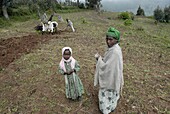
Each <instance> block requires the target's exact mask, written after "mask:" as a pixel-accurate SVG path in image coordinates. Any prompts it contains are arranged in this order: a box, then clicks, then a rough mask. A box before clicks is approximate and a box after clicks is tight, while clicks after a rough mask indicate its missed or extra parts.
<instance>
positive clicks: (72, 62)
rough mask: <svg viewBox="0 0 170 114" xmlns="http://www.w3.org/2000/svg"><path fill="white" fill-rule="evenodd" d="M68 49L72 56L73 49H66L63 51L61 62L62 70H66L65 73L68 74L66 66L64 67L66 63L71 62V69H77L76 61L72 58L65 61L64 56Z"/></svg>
mask: <svg viewBox="0 0 170 114" xmlns="http://www.w3.org/2000/svg"><path fill="white" fill-rule="evenodd" d="M66 49H69V51H70V52H71V55H72V49H71V48H70V47H64V48H63V49H62V59H61V61H60V68H61V69H63V70H64V72H66V68H65V65H64V62H66V63H68V62H70V61H71V68H72V69H74V68H75V63H76V60H75V59H74V58H73V57H72V56H71V57H70V58H69V59H68V60H65V59H64V57H63V54H64V51H65V50H66Z"/></svg>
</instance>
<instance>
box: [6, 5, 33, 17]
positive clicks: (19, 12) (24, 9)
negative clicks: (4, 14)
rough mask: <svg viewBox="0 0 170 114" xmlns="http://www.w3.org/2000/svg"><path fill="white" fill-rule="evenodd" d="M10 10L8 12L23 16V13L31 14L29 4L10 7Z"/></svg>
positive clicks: (12, 14)
mask: <svg viewBox="0 0 170 114" xmlns="http://www.w3.org/2000/svg"><path fill="white" fill-rule="evenodd" d="M8 12H9V13H8V14H9V15H11V16H23V15H30V14H31V12H30V10H29V7H27V6H20V7H18V8H10V9H9V10H8Z"/></svg>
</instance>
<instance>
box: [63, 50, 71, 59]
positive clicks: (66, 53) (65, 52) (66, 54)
mask: <svg viewBox="0 0 170 114" xmlns="http://www.w3.org/2000/svg"><path fill="white" fill-rule="evenodd" d="M70 57H71V52H70V51H69V50H65V51H64V55H63V58H64V59H65V60H68V59H69V58H70Z"/></svg>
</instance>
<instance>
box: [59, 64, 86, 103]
mask: <svg viewBox="0 0 170 114" xmlns="http://www.w3.org/2000/svg"><path fill="white" fill-rule="evenodd" d="M64 65H65V68H66V71H67V72H69V71H70V70H71V62H68V63H66V62H65V63H64ZM74 69H75V70H76V73H72V74H71V75H64V70H63V69H61V68H60V67H59V72H60V73H61V74H63V75H64V76H65V87H66V97H67V98H69V99H73V100H75V99H78V98H79V97H81V96H82V94H83V93H84V88H83V84H82V82H81V80H80V78H79V77H78V75H77V72H78V71H79V70H80V66H79V64H78V62H77V61H76V63H75V68H74Z"/></svg>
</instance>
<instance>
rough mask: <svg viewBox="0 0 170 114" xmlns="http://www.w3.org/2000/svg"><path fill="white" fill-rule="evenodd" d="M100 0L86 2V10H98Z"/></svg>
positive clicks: (87, 0)
mask: <svg viewBox="0 0 170 114" xmlns="http://www.w3.org/2000/svg"><path fill="white" fill-rule="evenodd" d="M101 1H102V0H86V1H85V2H86V6H87V8H93V9H100V6H101Z"/></svg>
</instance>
